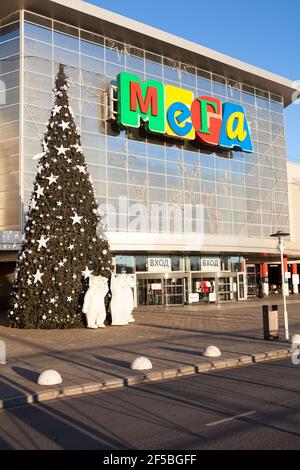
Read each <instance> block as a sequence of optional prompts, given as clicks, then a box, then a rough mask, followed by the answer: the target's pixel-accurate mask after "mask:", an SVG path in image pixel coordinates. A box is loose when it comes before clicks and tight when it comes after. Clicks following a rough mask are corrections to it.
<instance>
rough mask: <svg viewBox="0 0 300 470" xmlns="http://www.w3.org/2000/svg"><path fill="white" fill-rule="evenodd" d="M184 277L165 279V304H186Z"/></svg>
mask: <svg viewBox="0 0 300 470" xmlns="http://www.w3.org/2000/svg"><path fill="white" fill-rule="evenodd" d="M183 280H184V279H183V277H178V278H173V279H172V278H171V279H164V291H165V305H183V304H184V282H183Z"/></svg>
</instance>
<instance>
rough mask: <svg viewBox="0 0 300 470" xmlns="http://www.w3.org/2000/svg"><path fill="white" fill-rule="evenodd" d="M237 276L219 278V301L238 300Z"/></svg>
mask: <svg viewBox="0 0 300 470" xmlns="http://www.w3.org/2000/svg"><path fill="white" fill-rule="evenodd" d="M237 290H238V289H237V282H236V276H222V277H219V278H218V300H219V302H228V301H230V300H237Z"/></svg>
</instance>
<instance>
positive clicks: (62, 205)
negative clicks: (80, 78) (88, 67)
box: [9, 65, 112, 328]
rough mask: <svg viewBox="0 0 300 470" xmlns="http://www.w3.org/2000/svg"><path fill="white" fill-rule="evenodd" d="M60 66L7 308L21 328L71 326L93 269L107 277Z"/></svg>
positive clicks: (80, 320) (106, 252)
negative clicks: (9, 304) (8, 307)
mask: <svg viewBox="0 0 300 470" xmlns="http://www.w3.org/2000/svg"><path fill="white" fill-rule="evenodd" d="M67 91H68V86H67V77H66V75H65V72H64V67H63V65H60V66H59V72H58V75H57V77H56V82H55V89H54V96H55V99H54V107H53V109H52V112H51V116H50V120H49V123H48V126H47V131H46V133H45V136H44V140H43V142H42V146H43V152H42V153H41V154H40V155H39V165H38V168H37V175H36V179H35V182H34V190H33V193H32V196H31V203H30V207H29V210H28V213H27V217H26V224H25V230H24V239H23V243H22V247H21V250H20V253H19V256H18V261H17V265H16V271H15V281H14V285H13V290H12V295H11V307H10V312H9V318H10V325H11V326H13V327H18V328H75V327H82V326H84V325H85V319H84V315H83V314H82V312H81V307H82V299H83V294H84V290H85V288H86V285H87V283H88V281H87V280H88V278H89V276H90V274H91V273H93V275H100V274H101V275H102V276H106V277H108V276H109V274H110V272H111V265H112V261H111V253H110V249H109V245H108V242H107V239H106V237H105V234H104V229H103V225H102V223H101V220H100V216H99V214H98V207H97V203H96V200H95V196H94V190H93V185H92V182H91V178H90V175H89V173H88V171H87V166H86V163H85V158H84V155H83V153H82V149H81V142H80V133H79V130H78V128H77V127H76V124H75V121H74V114H73V111H72V109H71V107H70V105H69V99H68V93H67Z"/></svg>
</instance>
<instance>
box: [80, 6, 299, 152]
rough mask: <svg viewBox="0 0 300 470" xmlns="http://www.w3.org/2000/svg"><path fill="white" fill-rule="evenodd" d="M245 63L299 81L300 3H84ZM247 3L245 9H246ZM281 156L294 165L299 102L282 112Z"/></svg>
mask: <svg viewBox="0 0 300 470" xmlns="http://www.w3.org/2000/svg"><path fill="white" fill-rule="evenodd" d="M89 3H93V4H95V5H98V6H101V7H103V8H106V9H108V10H111V11H114V12H116V13H120V14H122V15H125V16H128V17H130V18H133V19H136V20H138V21H142V22H143V23H147V24H149V25H151V26H156V27H157V28H160V29H162V30H164V31H168V32H170V33H173V34H176V35H178V36H182V37H184V38H186V39H189V40H191V41H194V42H197V43H199V44H202V45H203V46H207V47H210V48H212V49H215V50H217V51H220V52H223V53H225V54H229V55H231V56H233V57H236V58H238V59H241V60H243V61H245V62H248V63H250V64H253V65H256V66H258V67H262V68H264V69H266V70H269V71H271V72H274V73H278V74H279V75H282V76H284V77H286V78H289V79H291V80H299V81H300V57H299V52H298V51H299V44H300V28H299V18H300V2H299V0H285V2H284V4H283V5H282V7H281V6H280V4H281V2H277V1H274V0H273V1H271V0H251V2H244V1H243V0H227V1H226V0H205V1H204V0H184V1H183V0H172V1H170V0H164V1H163V0H150V1H148V2H146V1H144V2H142V1H141V0H125V1H124V0H89ZM249 5H250V6H249ZM285 122H286V142H287V155H288V158H290V159H297V160H299V161H300V146H299V139H298V136H299V134H300V132H299V130H300V104H293V105H291V106H289V108H287V109H286V111H285Z"/></svg>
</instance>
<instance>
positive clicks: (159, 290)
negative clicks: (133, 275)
mask: <svg viewBox="0 0 300 470" xmlns="http://www.w3.org/2000/svg"><path fill="white" fill-rule="evenodd" d="M137 298H138V305H163V286H162V279H161V278H156V279H139V278H137Z"/></svg>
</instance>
